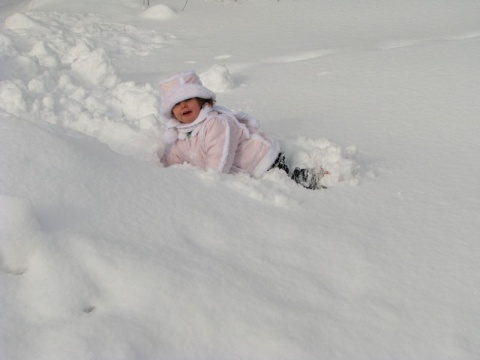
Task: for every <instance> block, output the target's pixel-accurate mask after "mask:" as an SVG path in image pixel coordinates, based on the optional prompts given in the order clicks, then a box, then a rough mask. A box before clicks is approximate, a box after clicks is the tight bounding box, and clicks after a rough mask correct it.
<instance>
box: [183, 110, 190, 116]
mask: <svg viewBox="0 0 480 360" xmlns="http://www.w3.org/2000/svg"><path fill="white" fill-rule="evenodd" d="M191 113H192V110H187V111H184V112H183V113H182V115H183V116H185V115H189V114H191Z"/></svg>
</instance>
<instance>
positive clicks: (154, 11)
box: [142, 5, 176, 20]
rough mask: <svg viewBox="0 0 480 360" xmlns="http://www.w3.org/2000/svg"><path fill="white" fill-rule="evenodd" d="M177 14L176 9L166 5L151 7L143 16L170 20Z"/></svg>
mask: <svg viewBox="0 0 480 360" xmlns="http://www.w3.org/2000/svg"><path fill="white" fill-rule="evenodd" d="M175 15H176V13H175V11H174V10H173V9H171V8H170V7H168V6H166V5H155V6H152V7H149V8H148V9H147V10H145V11H144V13H143V14H142V16H143V17H145V18H149V19H156V20H168V19H171V18H173V17H174V16H175Z"/></svg>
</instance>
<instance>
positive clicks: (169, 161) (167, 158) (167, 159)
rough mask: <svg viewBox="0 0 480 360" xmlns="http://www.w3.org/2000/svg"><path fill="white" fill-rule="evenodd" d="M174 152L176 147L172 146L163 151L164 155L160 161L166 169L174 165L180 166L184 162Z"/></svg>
mask: <svg viewBox="0 0 480 360" xmlns="http://www.w3.org/2000/svg"><path fill="white" fill-rule="evenodd" d="M175 150H176V146H175V145H173V146H170V148H169V149H167V150H166V151H165V154H164V155H163V157H162V159H161V161H162V163H163V165H165V166H166V167H168V166H171V165H175V164H182V163H183V162H184V161H185V160H184V159H182V158H181V157H180V156H179V155H178V154H177V152H176V151H175Z"/></svg>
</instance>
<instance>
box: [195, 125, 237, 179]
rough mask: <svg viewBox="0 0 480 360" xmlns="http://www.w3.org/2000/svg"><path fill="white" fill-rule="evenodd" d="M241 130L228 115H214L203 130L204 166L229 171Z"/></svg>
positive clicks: (223, 171) (224, 171)
mask: <svg viewBox="0 0 480 360" xmlns="http://www.w3.org/2000/svg"><path fill="white" fill-rule="evenodd" d="M241 135H242V134H241V130H240V128H239V127H238V126H237V125H236V124H235V122H234V121H233V120H232V119H230V118H229V117H225V116H222V117H214V118H211V119H209V120H208V121H207V123H206V124H205V127H204V130H203V137H204V151H205V167H206V168H207V169H214V170H217V171H220V172H222V173H229V172H230V169H231V168H232V165H233V161H234V160H235V153H236V151H237V147H238V144H239V141H240V137H241Z"/></svg>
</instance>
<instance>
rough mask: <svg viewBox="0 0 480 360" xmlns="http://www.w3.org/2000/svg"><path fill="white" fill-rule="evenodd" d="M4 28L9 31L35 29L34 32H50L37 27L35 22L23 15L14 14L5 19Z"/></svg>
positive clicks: (42, 27)
mask: <svg viewBox="0 0 480 360" xmlns="http://www.w3.org/2000/svg"><path fill="white" fill-rule="evenodd" d="M5 27H7V28H9V29H11V30H19V29H32V28H35V29H36V30H42V32H47V33H48V32H50V31H49V30H48V29H47V28H45V27H44V26H41V25H39V24H38V23H37V22H36V21H35V20H33V19H32V18H30V17H29V16H27V15H25V14H20V13H16V14H13V15H10V16H9V17H8V18H6V19H5Z"/></svg>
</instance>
